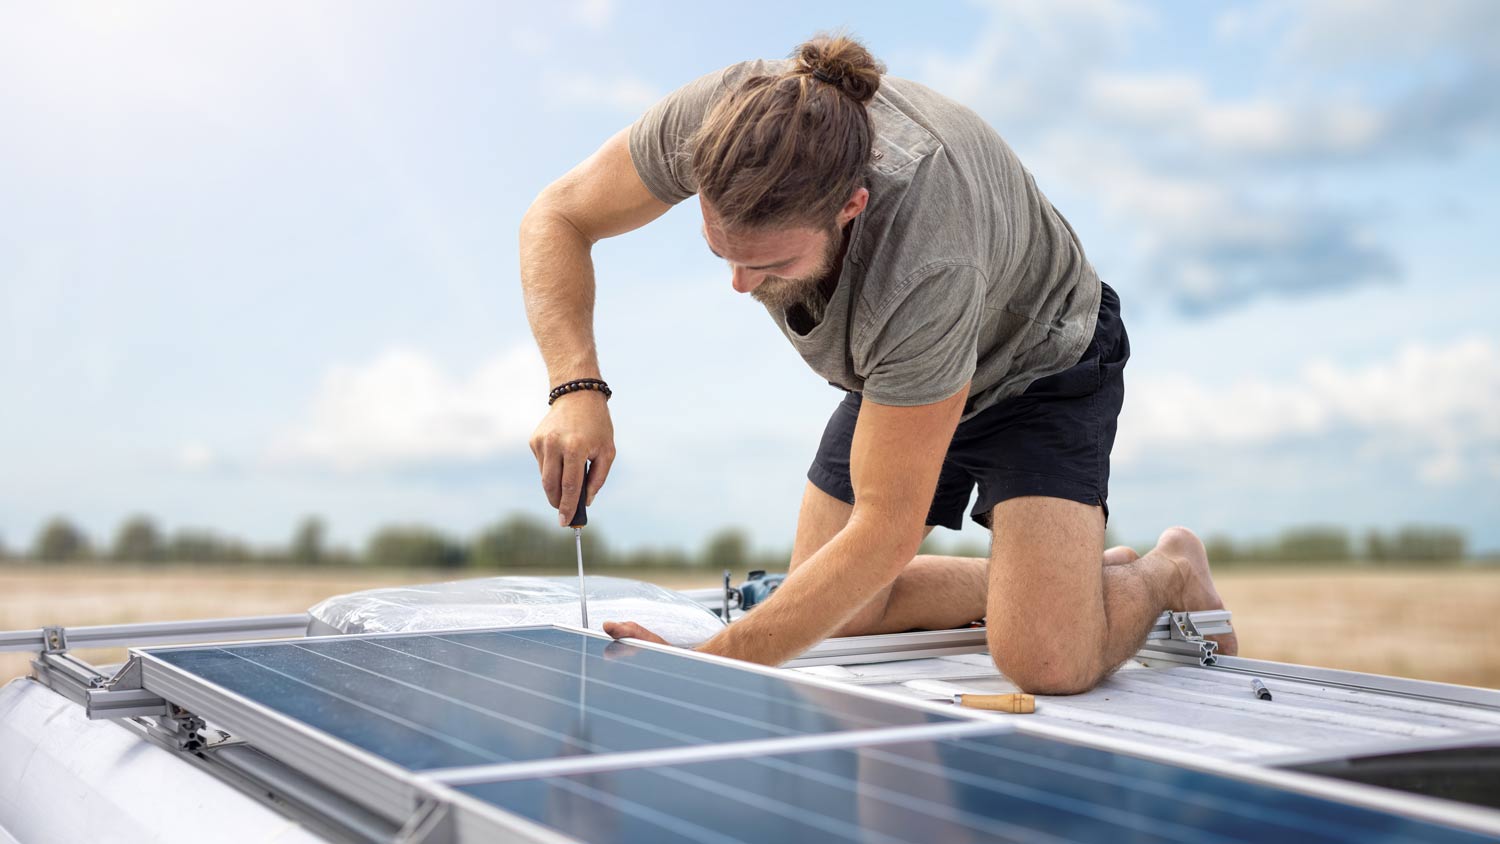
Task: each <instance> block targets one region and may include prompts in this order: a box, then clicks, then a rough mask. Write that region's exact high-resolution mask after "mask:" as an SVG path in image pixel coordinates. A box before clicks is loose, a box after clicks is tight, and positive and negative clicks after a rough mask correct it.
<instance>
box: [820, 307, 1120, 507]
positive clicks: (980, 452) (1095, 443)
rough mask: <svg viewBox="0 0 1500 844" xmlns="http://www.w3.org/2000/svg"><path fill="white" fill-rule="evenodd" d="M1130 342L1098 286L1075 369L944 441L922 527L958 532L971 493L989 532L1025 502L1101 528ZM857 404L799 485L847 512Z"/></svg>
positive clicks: (851, 399) (1039, 383)
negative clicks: (1055, 503) (1057, 506)
mask: <svg viewBox="0 0 1500 844" xmlns="http://www.w3.org/2000/svg"><path fill="white" fill-rule="evenodd" d="M1129 359H1130V338H1129V337H1128V336H1126V334H1125V324H1124V323H1122V322H1121V321H1120V297H1119V296H1117V295H1116V294H1115V291H1114V290H1113V289H1111V288H1110V286H1109V285H1107V284H1106V285H1104V290H1103V295H1102V296H1101V297H1100V301H1099V322H1098V324H1097V326H1096V327H1095V329H1094V339H1093V341H1092V342H1090V343H1089V346H1088V348H1087V349H1085V350H1084V353H1083V357H1082V359H1080V360H1079V361H1078V363H1077V364H1075V365H1073V366H1071V367H1069V368H1067V369H1064V370H1063V371H1061V372H1057V373H1053V374H1052V375H1048V376H1045V377H1043V378H1038V379H1037V380H1036V381H1033V382H1032V383H1031V386H1029V387H1027V388H1026V391H1025V392H1023V393H1021V394H1020V395H1018V396H1013V397H1011V398H1008V399H1001V400H1000V401H999V402H997V403H995V404H994V405H992V406H990V407H988V408H985V409H984V410H983V411H981V412H980V413H979V415H977V416H975V417H974V418H972V419H969V420H967V421H965V422H962V423H960V424H959V426H958V430H957V431H955V432H954V434H953V442H952V443H950V444H949V446H948V454H947V455H946V456H945V457H944V458H943V470H942V473H941V474H940V475H939V476H938V485H937V492H936V494H935V495H933V498H932V507H931V509H930V510H929V511H928V513H927V524H929V525H938V526H941V527H945V528H949V529H951V530H958V529H960V528H962V527H963V518H964V507H965V506H966V505H967V504H968V503H969V496H970V494H971V493H973V491H974V487H975V485H978V487H979V497H978V499H977V500H976V501H975V502H974V509H973V510H972V511H971V512H970V516H971V517H972V518H973V519H974V521H976V522H978V523H979V524H981V525H984V526H985V527H991V524H990V511H991V510H993V509H994V507H995V505H996V504H999V503H1000V502H1002V501H1005V500H1007V499H1011V498H1019V497H1021V496H1026V495H1045V496H1049V497H1052V498H1066V499H1068V500H1069V501H1081V502H1083V503H1084V504H1092V505H1097V506H1099V507H1101V508H1103V509H1104V518H1105V520H1106V521H1107V520H1108V519H1109V504H1108V501H1109V454H1110V451H1111V449H1113V448H1114V444H1115V426H1116V423H1117V422H1118V420H1119V417H1120V407H1121V405H1122V404H1123V403H1124V401H1125V362H1126V361H1127V360H1129ZM859 406H860V395H859V394H858V393H850V394H849V395H847V396H845V397H844V400H843V402H841V403H840V404H839V406H838V407H837V408H835V409H834V411H833V416H832V418H830V419H829V420H828V427H827V428H826V429H825V430H824V431H823V441H822V442H821V443H819V445H818V455H817V457H815V458H814V459H813V464H812V468H811V469H808V471H807V479H808V480H810V481H812V483H813V485H814V486H816V487H817V488H818V489H821V490H823V491H824V492H826V493H828V494H829V495H831V496H833V497H834V498H837V499H839V500H841V501H843V502H845V503H846V504H853V503H854V486H853V484H852V483H850V481H849V446H850V443H851V442H852V441H853V439H854V422H855V420H856V419H857V418H858V417H859Z"/></svg>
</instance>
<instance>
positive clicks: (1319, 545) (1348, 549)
mask: <svg viewBox="0 0 1500 844" xmlns="http://www.w3.org/2000/svg"><path fill="white" fill-rule="evenodd" d="M1276 546H1277V547H1276V554H1277V557H1279V558H1280V559H1282V560H1286V561H1303V562H1310V563H1333V562H1345V561H1348V560H1349V559H1351V558H1352V557H1353V556H1354V551H1353V546H1352V545H1351V543H1350V541H1349V531H1347V530H1345V529H1344V528H1341V527H1338V526H1335V525H1303V526H1300V527H1294V528H1288V529H1287V530H1285V531H1282V533H1281V536H1280V537H1279V538H1278V540H1277V543H1276Z"/></svg>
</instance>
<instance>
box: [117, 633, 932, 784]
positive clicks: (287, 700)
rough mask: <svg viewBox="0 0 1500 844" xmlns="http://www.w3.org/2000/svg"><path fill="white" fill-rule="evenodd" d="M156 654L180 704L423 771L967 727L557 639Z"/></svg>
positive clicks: (446, 638) (155, 673)
mask: <svg viewBox="0 0 1500 844" xmlns="http://www.w3.org/2000/svg"><path fill="white" fill-rule="evenodd" d="M145 653H146V654H148V655H149V657H151V658H153V659H155V660H159V661H160V662H161V663H164V664H166V665H167V666H171V667H172V668H173V669H176V672H177V673H178V675H179V676H175V677H170V678H164V677H162V676H161V673H162V672H161V670H160V669H159V668H156V667H154V666H148V669H147V670H148V671H150V672H151V674H149V675H148V676H150V677H151V678H152V679H153V685H155V686H157V687H158V688H164V689H165V690H166V691H167V692H168V696H170V697H172V698H173V699H178V700H185V701H189V702H193V701H198V702H201V701H204V700H205V697H204V694H203V692H202V691H201V690H199V691H198V692H197V693H196V694H191V693H189V692H188V691H184V686H183V682H184V677H182V676H181V675H186V679H187V680H190V681H192V682H194V683H197V682H207V683H209V684H212V686H213V687H216V689H214V690H213V691H217V690H222V691H224V692H228V693H230V694H232V695H235V696H238V697H240V698H243V699H245V700H247V701H250V702H251V703H252V704H253V705H254V706H255V707H256V709H255V710H254V711H253V712H251V713H250V714H252V715H256V716H257V718H259V719H261V720H251V719H249V718H248V717H246V718H242V719H241V721H242V722H243V723H242V724H239V725H236V726H240V728H241V729H250V730H251V731H256V728H259V731H258V737H260V738H263V739H271V738H274V737H273V736H269V735H264V733H265V732H266V728H265V726H264V724H263V723H262V720H263V712H262V711H268V712H269V713H272V714H273V716H274V717H279V718H284V719H290V720H291V721H293V722H296V723H297V724H299V725H303V726H305V727H310V728H312V729H314V730H316V731H319V732H321V733H324V734H327V735H329V736H332V737H334V738H336V739H339V740H342V741H343V742H346V743H348V744H349V745H352V746H353V747H356V748H359V749H361V750H363V751H367V752H369V753H372V754H374V755H375V756H378V757H380V758H381V759H384V760H387V761H389V762H391V763H394V764H396V765H398V766H400V767H402V768H405V769H408V770H412V771H428V770H433V769H441V768H453V767H462V766H472V765H486V764H496V763H514V762H527V761H536V760H545V759H554V758H558V757H570V756H580V755H588V754H601V753H616V752H622V751H644V750H660V749H666V748H674V747H685V746H692V745H701V744H705V743H722V742H735V741H750V740H761V739H783V738H787V737H793V736H811V735H821V734H828V733H838V732H846V731H858V730H868V729H878V728H888V727H901V726H911V725H923V724H943V723H955V722H961V720H962V719H957V718H951V717H949V716H945V715H943V714H941V713H935V712H931V711H924V710H921V709H915V708H912V707H908V706H903V705H901V704H899V703H894V702H886V701H883V700H878V699H872V698H870V697H867V696H861V695H859V694H856V693H852V692H848V691H843V690H839V689H832V688H827V687H823V686H818V685H813V684H809V683H807V682H805V681H796V680H793V679H789V678H786V677H781V676H775V675H771V674H765V673H758V672H752V671H746V670H743V669H739V668H735V667H733V666H730V665H724V664H719V663H715V662H709V661H705V660H702V659H695V658H692V657H689V656H685V655H678V654H673V653H667V652H662V651H657V650H651V649H646V648H639V647H635V646H632V645H626V644H621V643H612V642H610V641H608V640H606V639H601V638H599V637H597V636H588V635H584V634H581V633H577V632H573V631H569V630H561V629H555V628H546V629H530V630H493V631H477V632H462V633H423V634H401V635H365V636H347V637H329V638H324V639H319V638H313V639H303V640H295V641H286V642H272V643H263V644H243V645H228V646H207V647H187V648H168V649H154V650H149V651H146V652H145ZM202 705H207V706H208V709H210V710H212V709H214V707H213V706H212V705H211V704H200V708H201V706H202ZM198 714H200V715H203V716H204V717H208V718H210V719H213V717H214V715H215V713H214V712H212V711H201V712H198Z"/></svg>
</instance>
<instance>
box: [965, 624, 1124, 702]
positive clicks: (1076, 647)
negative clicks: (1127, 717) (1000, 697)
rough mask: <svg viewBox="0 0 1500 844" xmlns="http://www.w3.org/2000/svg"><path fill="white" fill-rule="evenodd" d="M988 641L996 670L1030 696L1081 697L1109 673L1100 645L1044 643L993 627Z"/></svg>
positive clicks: (1032, 637) (1037, 638)
mask: <svg viewBox="0 0 1500 844" xmlns="http://www.w3.org/2000/svg"><path fill="white" fill-rule="evenodd" d="M988 638H989V646H990V658H991V659H993V660H994V661H995V667H996V668H998V669H999V670H1000V673H1001V674H1004V675H1005V676H1006V677H1007V678H1008V679H1009V680H1010V681H1011V682H1012V683H1015V684H1016V685H1017V686H1020V687H1021V690H1022V691H1024V692H1028V693H1030V694H1034V695H1076V694H1081V693H1083V692H1086V691H1089V690H1090V689H1092V688H1094V687H1095V686H1097V685H1098V684H1099V681H1100V680H1102V679H1103V678H1104V675H1105V673H1106V671H1105V669H1104V667H1103V666H1102V665H1101V662H1102V656H1103V655H1102V654H1101V653H1100V650H1099V645H1098V644H1097V643H1094V644H1089V643H1085V642H1072V643H1066V642H1044V641H1041V640H1040V637H1035V636H1014V635H1011V636H1007V635H1003V634H1002V633H1000V632H999V631H996V630H994V629H993V628H992V629H991V630H990V633H989V636H988ZM1028 640H1030V641H1028Z"/></svg>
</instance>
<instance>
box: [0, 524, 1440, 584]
mask: <svg viewBox="0 0 1500 844" xmlns="http://www.w3.org/2000/svg"><path fill="white" fill-rule="evenodd" d="M1107 542H1108V544H1111V545H1113V544H1117V540H1116V539H1115V538H1114V537H1113V536H1112V535H1110V536H1108V537H1107ZM573 543H574V540H573V532H572V531H571V530H567V529H564V528H559V527H557V526H556V525H553V524H550V523H548V522H546V521H544V520H542V519H538V518H536V517H533V516H530V515H525V514H515V515H511V516H507V517H505V518H503V519H501V520H500V521H498V522H495V523H494V524H492V525H489V526H488V527H486V528H484V529H483V530H481V531H480V532H479V533H478V534H477V535H475V536H473V537H468V538H465V537H457V536H454V535H452V534H449V533H447V532H444V531H441V530H438V529H436V528H432V527H429V526H426V525H421V524H396V525H387V526H384V527H381V528H379V529H378V530H376V531H375V532H374V533H373V534H371V535H370V537H369V540H368V541H367V542H366V543H365V545H364V547H363V548H362V549H359V550H353V549H349V548H344V547H337V546H333V545H331V544H330V543H329V540H328V529H327V524H326V523H325V522H324V521H323V520H322V519H320V518H318V517H316V516H308V517H306V518H304V519H302V520H301V521H300V522H299V523H298V524H297V525H296V527H295V528H294V530H293V531H292V534H291V536H290V537H289V539H288V541H287V543H286V544H285V545H282V546H275V547H255V546H252V545H250V544H249V543H246V542H244V541H241V540H239V539H236V538H234V537H231V536H226V535H224V534H221V533H218V532H216V531H213V530H207V529H202V528H182V529H179V530H176V531H173V532H171V533H168V532H167V531H165V530H163V529H162V528H161V527H160V526H159V525H158V524H157V523H156V521H155V520H153V519H152V518H150V517H149V516H143V515H137V516H131V517H130V518H128V519H126V520H125V521H124V522H123V523H122V524H121V525H120V527H119V529H118V530H117V531H116V532H115V534H114V536H113V538H112V541H111V542H110V543H109V544H107V545H99V546H96V545H94V544H93V542H92V541H91V540H90V538H89V537H88V536H87V535H86V534H85V533H84V531H83V530H82V529H80V528H79V527H78V526H77V525H75V524H74V523H73V522H72V521H70V520H69V519H67V518H64V517H61V516H58V517H55V518H53V519H51V520H49V521H48V522H47V523H46V524H45V525H43V527H42V529H41V530H40V531H39V532H38V533H37V536H36V538H35V540H34V541H33V542H32V545H31V548H30V549H29V552H21V551H13V550H9V549H8V548H7V546H6V545H5V543H4V541H3V540H0V559H6V558H27V559H32V560H36V561H40V562H46V563H66V562H77V561H88V560H100V561H112V562H122V563H138V564H153V563H256V562H259V563H271V564H282V565H297V566H355V565H364V566H388V567H393V568H440V569H478V570H489V571H500V570H511V569H525V568H537V569H559V568H567V567H569V566H571V565H573V564H574V562H575V559H576V557H575V554H574V547H573ZM1205 544H1206V545H1207V547H1208V555H1209V559H1210V560H1211V561H1213V562H1214V563H1215V564H1228V565H1234V564H1254V563H1278V562H1285V563H1295V562H1305V563H1324V564H1338V563H1349V564H1381V563H1429V564H1431V563H1449V562H1457V561H1460V560H1464V559H1466V558H1467V557H1468V551H1469V549H1468V542H1467V537H1466V536H1465V534H1464V532H1463V531H1462V530H1461V529H1459V528H1456V527H1450V526H1443V525H1406V526H1402V527H1399V528H1396V529H1393V530H1389V531H1380V530H1371V531H1368V532H1366V533H1364V534H1362V535H1361V536H1359V537H1357V538H1356V537H1355V536H1354V535H1353V534H1352V533H1351V532H1350V531H1349V530H1348V529H1346V528H1342V527H1338V526H1334V525H1303V526H1299V527H1293V528H1288V529H1287V530H1284V531H1282V532H1281V533H1280V534H1278V535H1276V536H1274V537H1272V538H1268V539H1249V540H1246V539H1232V538H1229V537H1225V536H1211V537H1209V538H1208V539H1207V540H1206V542H1205ZM583 545H584V556H585V558H586V559H587V560H588V563H589V566H590V567H591V568H598V567H609V566H618V567H631V568H692V567H705V568H711V569H726V568H727V569H731V570H733V571H734V572H735V573H736V574H742V573H743V572H745V571H747V570H750V569H756V568H763V569H768V570H773V571H774V570H780V569H785V568H786V566H787V562H788V560H789V559H790V557H791V554H790V551H764V550H756V549H753V548H752V547H751V545H750V540H749V537H748V536H747V535H746V534H745V532H744V531H742V530H739V529H737V528H726V529H723V530H721V531H719V532H717V533H715V534H713V535H712V536H710V537H709V538H708V540H707V541H706V542H704V544H703V545H702V546H701V547H699V548H697V549H695V550H692V551H688V550H683V549H680V548H662V547H647V548H636V549H632V550H616V549H614V548H612V547H611V546H610V545H609V543H608V542H607V541H606V539H605V537H604V535H603V534H602V533H601V532H600V530H599V529H598V528H596V527H590V528H587V529H586V530H584V532H583ZM1141 550H1142V551H1144V550H1146V549H1145V548H1142V549H1141ZM921 553H924V554H952V555H956V556H965V557H980V556H984V555H985V554H986V548H985V546H984V545H983V544H981V543H977V542H973V541H964V540H960V541H959V542H957V543H956V544H953V545H951V546H950V545H944V544H943V543H942V542H941V541H940V540H938V539H936V538H935V537H929V538H928V540H927V541H926V542H924V543H923V545H922V549H921Z"/></svg>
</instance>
